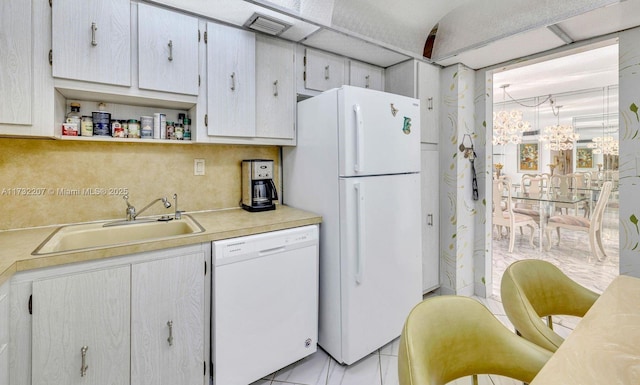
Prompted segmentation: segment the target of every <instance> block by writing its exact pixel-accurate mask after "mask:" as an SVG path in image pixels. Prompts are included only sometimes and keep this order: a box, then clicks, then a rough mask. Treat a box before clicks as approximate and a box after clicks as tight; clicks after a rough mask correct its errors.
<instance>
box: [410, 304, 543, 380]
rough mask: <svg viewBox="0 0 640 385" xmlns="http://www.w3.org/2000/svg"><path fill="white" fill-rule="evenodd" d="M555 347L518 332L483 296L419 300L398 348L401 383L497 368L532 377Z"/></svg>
mask: <svg viewBox="0 0 640 385" xmlns="http://www.w3.org/2000/svg"><path fill="white" fill-rule="evenodd" d="M550 357H551V352H550V351H548V350H546V349H543V348H540V347H539V346H537V345H535V344H533V343H531V342H529V341H526V340H525V339H523V338H520V337H518V336H517V335H515V334H514V333H513V332H511V331H510V330H509V329H508V328H507V327H505V326H504V325H503V324H502V323H500V321H498V319H497V318H496V317H495V316H494V315H493V314H491V312H490V311H489V310H488V309H487V308H486V307H485V306H484V305H482V304H481V303H480V302H477V301H475V300H473V299H471V298H468V297H459V296H441V297H433V298H430V299H427V300H425V301H423V302H421V303H419V304H418V305H416V306H415V307H414V308H413V310H411V313H409V316H408V317H407V320H406V321H405V324H404V328H403V329H402V335H401V337H400V348H399V351H398V377H399V380H400V382H399V384H400V385H443V384H446V383H448V382H450V381H453V380H455V379H457V378H461V377H466V376H474V383H476V384H477V377H476V376H475V375H477V374H497V375H501V376H506V377H510V378H514V379H516V380H520V381H524V382H531V380H532V379H533V377H535V375H536V374H537V373H538V371H539V370H540V369H541V368H542V366H543V365H544V364H545V363H546V362H547V360H548V359H549V358H550Z"/></svg>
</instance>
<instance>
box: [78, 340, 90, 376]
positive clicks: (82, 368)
mask: <svg viewBox="0 0 640 385" xmlns="http://www.w3.org/2000/svg"><path fill="white" fill-rule="evenodd" d="M87 350H89V347H88V346H83V347H81V348H80V354H81V355H82V364H81V366H80V377H84V376H86V375H87V369H89V365H87V363H86V358H87Z"/></svg>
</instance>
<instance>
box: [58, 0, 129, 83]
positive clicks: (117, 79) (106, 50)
mask: <svg viewBox="0 0 640 385" xmlns="http://www.w3.org/2000/svg"><path fill="white" fill-rule="evenodd" d="M52 8H53V11H52V12H53V13H52V17H53V29H52V31H53V35H52V47H53V76H54V77H59V78H66V79H75V80H85V81H90V82H96V83H106V84H115V85H122V86H130V85H131V16H130V14H131V4H130V1H129V0H56V1H54V2H53V5H52Z"/></svg>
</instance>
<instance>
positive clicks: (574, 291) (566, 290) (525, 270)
mask: <svg viewBox="0 0 640 385" xmlns="http://www.w3.org/2000/svg"><path fill="white" fill-rule="evenodd" d="M500 297H501V299H502V306H503V307H504V311H505V313H506V314H507V317H508V318H509V321H511V323H512V324H513V326H514V327H515V329H516V332H517V333H518V334H520V335H521V336H522V337H524V338H525V339H527V340H529V341H531V342H533V343H535V344H536V345H538V346H541V347H543V348H545V349H547V350H550V351H552V352H555V351H556V350H557V349H558V347H560V345H561V344H562V342H563V341H564V338H562V337H561V336H560V335H558V334H557V333H556V332H555V331H553V320H552V319H551V316H554V315H571V316H576V317H584V315H585V313H586V312H587V311H588V310H589V309H590V308H591V306H592V305H593V303H594V302H595V301H596V300H597V299H598V298H599V295H598V294H597V293H595V292H593V291H591V290H589V289H587V288H585V287H583V286H581V285H580V284H578V283H577V282H575V281H573V280H572V279H571V278H569V277H567V276H566V275H565V274H564V273H563V272H562V271H561V270H560V269H559V268H557V267H556V266H555V265H553V264H551V263H549V262H547V261H543V260H540V259H524V260H520V261H516V262H514V263H512V264H511V265H509V267H507V269H506V270H505V272H504V274H503V275H502V281H501V283H500ZM545 317H546V320H547V323H546V324H545V322H544V321H543V320H542V318H545Z"/></svg>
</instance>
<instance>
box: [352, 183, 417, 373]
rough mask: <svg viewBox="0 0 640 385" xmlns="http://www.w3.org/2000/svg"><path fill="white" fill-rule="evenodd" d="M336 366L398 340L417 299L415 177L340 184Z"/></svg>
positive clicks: (353, 360)
mask: <svg viewBox="0 0 640 385" xmlns="http://www.w3.org/2000/svg"><path fill="white" fill-rule="evenodd" d="M340 199H341V206H342V207H345V210H343V211H342V212H341V214H340V228H341V234H340V239H341V241H340V253H341V272H342V273H341V287H342V289H343V290H342V293H343V294H342V301H341V307H342V308H341V314H342V320H341V322H342V328H341V329H342V330H341V333H342V361H343V362H345V363H347V364H351V363H353V362H355V361H357V360H358V359H360V358H362V357H364V356H366V355H367V354H369V353H371V352H373V351H375V350H376V349H378V348H380V347H381V346H383V345H385V344H387V343H388V342H390V341H392V340H393V339H394V338H396V337H398V336H399V335H400V332H401V331H402V325H403V323H404V320H405V318H406V317H407V315H408V314H409V311H410V310H411V309H412V308H413V306H415V305H416V304H417V303H418V302H420V301H421V300H422V262H421V251H420V248H421V231H420V211H421V210H420V175H419V174H402V175H388V176H377V177H361V178H342V179H341V180H340Z"/></svg>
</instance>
